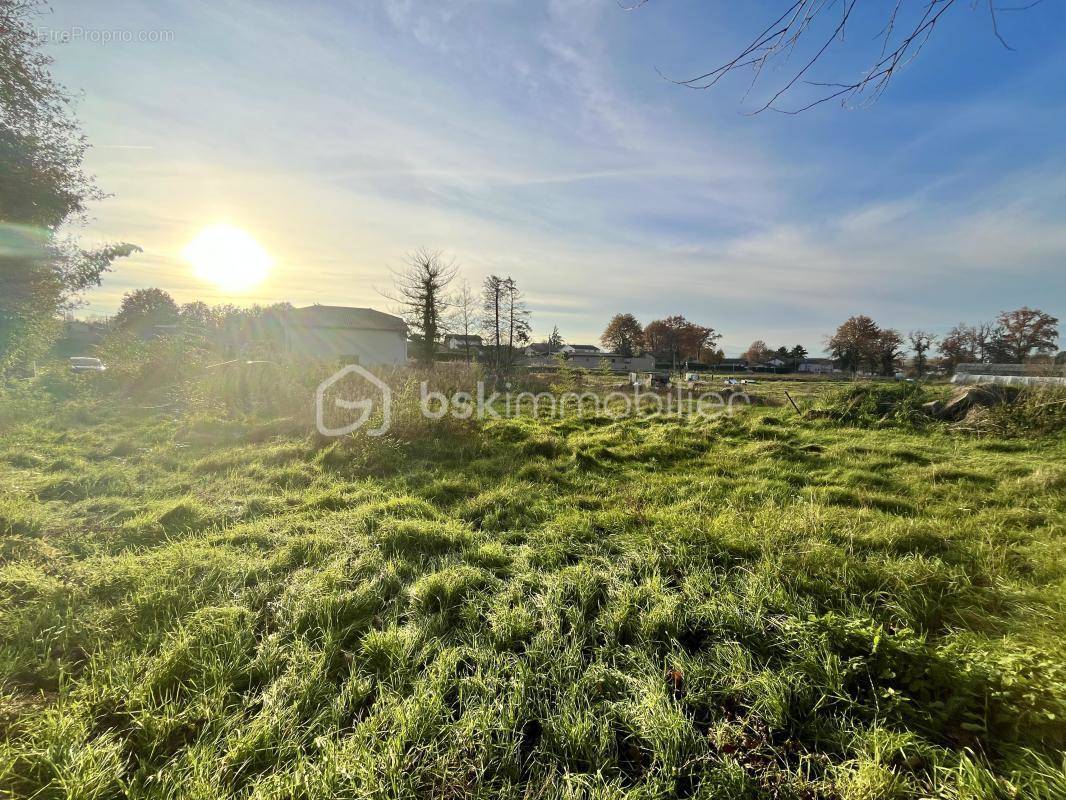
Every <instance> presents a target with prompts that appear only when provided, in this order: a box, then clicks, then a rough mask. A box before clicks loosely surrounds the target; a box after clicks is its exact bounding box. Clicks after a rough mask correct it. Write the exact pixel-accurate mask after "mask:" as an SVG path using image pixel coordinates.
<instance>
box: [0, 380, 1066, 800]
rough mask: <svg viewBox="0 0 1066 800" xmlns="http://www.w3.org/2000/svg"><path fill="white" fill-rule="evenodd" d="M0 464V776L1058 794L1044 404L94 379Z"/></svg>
mask: <svg viewBox="0 0 1066 800" xmlns="http://www.w3.org/2000/svg"><path fill="white" fill-rule="evenodd" d="M807 391H808V393H809V392H810V387H807ZM804 397H809V394H805V395H804ZM0 492H2V494H0V534H2V551H0V559H2V561H0V564H2V565H0V641H2V646H0V678H2V681H3V682H2V687H3V688H2V692H3V694H2V696H0V796H2V795H4V794H5V793H6V794H7V795H8V796H14V797H48V798H53V797H54V798H59V797H76V798H112V797H119V796H133V797H160V798H162V797H174V798H177V797H192V798H203V799H204V800H209V799H210V800H214V798H232V797H254V798H296V797H308V798H325V797H434V798H437V797H439V798H452V797H469V796H479V797H505V798H507V797H514V798H517V797H531V798H533V797H536V798H542V797H543V798H548V797H623V796H625V797H640V798H652V797H661V798H670V797H702V798H740V797H768V798H821V797H824V798H847V799H848V800H875V799H877V798H886V799H887V798H911V797H915V798H917V797H944V798H959V799H960V800H962V799H963V798H975V799H976V798H1014V797H1019V798H1023V797H1024V798H1046V800H1061V798H1064V797H1066V772H1064V764H1063V756H1062V752H1063V749H1064V748H1066V727H1064V722H1063V720H1064V715H1066V666H1064V665H1066V659H1064V655H1066V643H1064V640H1063V635H1062V631H1063V630H1066V613H1064V612H1066V609H1064V599H1066V592H1064V582H1063V578H1064V575H1066V569H1064V568H1066V555H1064V550H1063V541H1064V539H1063V537H1064V534H1066V442H1064V441H1063V439H1062V438H1061V437H1058V438H1041V439H1029V440H1026V439H1003V440H1001V439H992V438H975V437H972V436H965V435H960V434H958V433H952V432H950V431H948V430H946V429H941V428H935V427H934V428H929V429H925V430H913V429H909V428H904V427H893V426H885V427H880V428H878V427H861V428H860V427H846V426H842V425H840V424H836V423H832V422H831V421H827V420H817V419H809V420H808V419H803V418H801V417H800V416H798V415H796V414H795V413H794V412H792V410H791V409H790V408H788V407H787V406H786V407H773V408H755V407H753V408H751V409H749V410H746V411H744V412H742V413H740V414H738V415H737V416H734V417H732V418H721V419H716V420H701V419H696V418H686V419H669V418H659V419H646V418H645V419H629V420H611V419H608V418H605V417H594V418H579V417H569V418H565V419H561V420H554V421H547V420H540V421H538V420H533V419H518V420H505V421H498V422H489V423H485V424H482V425H474V424H469V425H463V426H460V427H456V426H454V425H453V426H449V427H445V428H442V429H441V430H440V431H439V435H437V436H433V437H422V438H417V439H411V440H405V439H403V438H402V437H394V438H389V437H385V438H384V439H382V440H378V441H374V442H370V441H368V440H367V439H365V438H362V439H358V438H353V439H350V440H346V441H344V442H340V443H323V442H317V441H315V440H314V439H313V438H312V437H310V436H308V435H306V433H305V432H304V430H303V428H302V427H300V426H297V425H293V424H290V423H285V422H258V423H256V422H248V421H244V422H208V421H200V422H195V421H193V422H190V421H188V420H178V419H171V418H167V417H163V416H160V415H159V413H158V412H155V411H151V410H147V411H145V410H142V411H133V410H130V409H121V408H114V407H113V406H111V407H109V406H107V405H106V404H100V405H97V406H95V407H94V409H93V410H92V412H91V413H89V412H86V411H85V410H84V409H82V410H74V411H64V410H62V409H59V410H57V411H55V412H54V413H52V414H49V415H45V416H43V417H41V416H38V418H37V419H35V420H28V421H23V422H19V423H13V424H11V425H10V426H9V427H8V428H7V429H6V430H4V431H3V433H2V434H0Z"/></svg>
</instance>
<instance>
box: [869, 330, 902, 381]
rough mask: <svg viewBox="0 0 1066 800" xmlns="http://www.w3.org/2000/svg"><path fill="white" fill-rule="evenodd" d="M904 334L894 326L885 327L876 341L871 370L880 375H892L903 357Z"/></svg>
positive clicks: (871, 359)
mask: <svg viewBox="0 0 1066 800" xmlns="http://www.w3.org/2000/svg"><path fill="white" fill-rule="evenodd" d="M902 348H903V336H901V335H900V332H899V331H897V330H893V329H892V328H883V329H882V330H881V331H880V334H879V335H878V337H877V341H876V342H875V343H874V350H873V352H872V353H871V358H870V362H869V363H870V366H871V371H873V372H877V373H878V374H880V375H892V374H893V373H894V372H895V371H896V365H897V364H898V363H899V361H900V359H901V358H903V350H902Z"/></svg>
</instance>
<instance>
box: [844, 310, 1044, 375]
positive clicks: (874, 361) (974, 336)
mask: <svg viewBox="0 0 1066 800" xmlns="http://www.w3.org/2000/svg"><path fill="white" fill-rule="evenodd" d="M1058 322H1059V321H1058V319H1056V318H1055V317H1053V316H1051V315H1050V314H1047V313H1045V312H1043V311H1041V310H1040V309H1035V308H1029V307H1028V306H1023V307H1022V308H1019V309H1016V310H1014V311H1003V312H1001V313H1000V314H999V316H998V317H996V319H995V320H994V321H993V322H985V323H979V324H977V325H968V324H966V323H959V324H958V325H956V326H955V327H953V328H952V329H951V330H950V331H949V332H948V333H947V335H946V336H944V337H943V338H941V339H939V340H938V339H937V337H935V336H934V335H933V334H931V333H929V332H927V331H924V330H912V331H910V332H908V333H907V334H906V336H904V335H903V334H901V333H900V332H899V331H897V330H895V329H892V328H882V327H880V326H879V325H878V324H877V323H876V322H874V321H873V320H872V319H871V318H870V317H868V316H865V315H858V316H854V317H850V318H849V319H847V320H846V321H845V322H844V323H842V324H841V325H840V327H838V328H837V329H836V331H835V332H834V333H833V334H832V335H831V336H830V337H828V338H827V339H826V352H827V353H829V354H830V355H831V356H832V358H833V359H834V361H836V363H837V364H838V366H840V368H841V369H843V370H845V371H848V372H858V371H860V370H863V371H866V372H870V373H871V374H875V375H891V374H893V373H894V372H895V371H896V369H897V368H898V367H900V366H903V365H904V363H905V360H906V355H907V354H908V353H910V356H911V358H910V363H911V366H912V367H913V369H914V371H915V373H916V374H918V375H919V376H921V375H924V374H925V373H926V372H927V371H928V369H929V367H930V366H931V365H932V364H934V363H935V364H936V365H937V366H939V367H941V368H943V369H945V370H948V371H950V370H953V369H955V367H956V366H958V365H959V364H961V363H997V362H1003V363H1022V362H1025V361H1030V360H1033V359H1047V360H1050V359H1051V358H1052V356H1053V354H1054V350H1055V344H1056V341H1057V340H1058V336H1059V332H1058ZM937 347H939V353H940V357H939V359H935V360H934V359H931V358H930V353H932V352H933V351H934V348H937ZM1062 358H1063V354H1062V353H1060V354H1059V357H1058V358H1057V359H1056V360H1060V359H1062Z"/></svg>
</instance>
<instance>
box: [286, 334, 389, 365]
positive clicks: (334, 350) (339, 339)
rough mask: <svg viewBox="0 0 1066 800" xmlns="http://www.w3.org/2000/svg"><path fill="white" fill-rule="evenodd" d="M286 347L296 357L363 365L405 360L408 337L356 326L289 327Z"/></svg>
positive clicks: (387, 363)
mask: <svg viewBox="0 0 1066 800" xmlns="http://www.w3.org/2000/svg"><path fill="white" fill-rule="evenodd" d="M285 349H286V350H287V351H288V352H290V353H292V354H294V355H297V356H304V357H306V358H311V359H316V360H329V361H337V360H343V359H345V358H348V359H350V361H351V363H356V364H360V365H362V366H376V365H381V364H386V365H393V364H406V363H407V337H406V336H405V335H404V334H402V333H400V332H399V331H375V330H359V329H355V328H297V327H293V328H288V329H287V330H286V331H285Z"/></svg>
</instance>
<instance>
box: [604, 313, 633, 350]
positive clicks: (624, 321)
mask: <svg viewBox="0 0 1066 800" xmlns="http://www.w3.org/2000/svg"><path fill="white" fill-rule="evenodd" d="M643 342H644V328H643V327H641V324H640V323H639V322H638V321H637V318H636V317H634V316H633V315H632V314H615V315H614V317H612V318H611V321H610V322H609V323H608V324H607V328H606V329H605V330H604V332H603V335H602V336H601V337H600V344H602V345H603V346H604V347H605V348H606V349H607V350H610V351H612V352H615V353H619V354H620V355H623V356H625V357H626V358H629V357H631V356H633V355H634V354H636V353H637V352H638V351H639V350H640V348H641V346H642V344H643Z"/></svg>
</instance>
